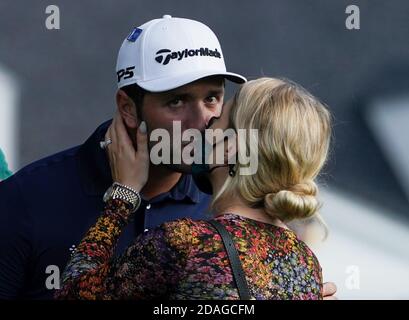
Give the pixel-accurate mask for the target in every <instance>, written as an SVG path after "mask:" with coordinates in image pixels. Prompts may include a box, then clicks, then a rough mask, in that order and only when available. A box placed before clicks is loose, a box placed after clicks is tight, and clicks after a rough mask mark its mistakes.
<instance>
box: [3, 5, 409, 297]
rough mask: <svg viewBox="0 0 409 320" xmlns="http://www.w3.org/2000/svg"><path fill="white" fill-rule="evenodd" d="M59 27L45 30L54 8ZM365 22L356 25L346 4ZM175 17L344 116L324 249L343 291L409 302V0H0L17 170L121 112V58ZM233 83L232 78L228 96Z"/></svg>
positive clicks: (326, 188) (339, 122)
mask: <svg viewBox="0 0 409 320" xmlns="http://www.w3.org/2000/svg"><path fill="white" fill-rule="evenodd" d="M51 4H54V5H57V6H58V7H59V9H60V29H59V30H48V29H47V28H46V26H45V20H46V18H47V16H48V14H46V13H45V10H46V7H47V6H48V5H51ZM351 4H353V5H356V6H358V8H359V10H360V29H359V30H348V29H347V28H346V25H345V21H346V19H347V17H348V16H349V14H347V13H346V12H345V10H346V8H347V6H348V5H351ZM164 14H170V15H172V16H175V17H185V18H191V19H195V20H199V21H201V22H204V23H205V24H207V25H208V26H209V27H210V28H212V29H213V30H214V31H215V33H216V34H217V35H218V37H219V40H220V42H221V44H222V48H223V53H224V56H225V60H226V64H227V67H228V69H230V70H231V71H233V72H238V73H241V74H243V75H245V76H247V77H248V78H249V79H252V78H257V77H260V76H263V75H266V76H278V77H286V78H289V79H292V80H293V81H296V82H298V83H300V84H301V85H303V86H304V87H306V88H307V89H308V90H310V91H311V92H313V93H314V94H315V95H316V96H318V97H320V98H321V100H323V101H324V102H325V103H327V104H328V105H329V107H330V109H331V111H332V113H333V115H334V119H335V120H334V140H333V145H332V152H331V156H330V159H329V163H328V165H327V167H326V169H325V172H324V174H323V175H322V176H321V178H320V183H321V186H322V192H321V198H322V200H323V202H324V206H323V208H322V215H323V217H324V219H325V220H326V222H327V224H328V226H329V230H330V234H329V237H328V240H327V241H325V242H323V243H320V244H316V245H314V252H315V253H316V255H317V256H318V258H319V260H320V262H321V264H322V267H323V274H324V279H325V280H326V281H333V282H335V283H336V284H337V286H338V294H337V295H338V297H339V298H341V299H409V249H408V244H409V201H408V199H409V142H408V140H409V41H408V39H409V19H408V17H409V2H408V1H406V0H388V1H381V0H371V1H357V0H355V1H343V0H336V1H335V0H334V1H326V0H309V1H303V0H297V1H296V0H292V1H288V0H254V1H239V0H234V1H233V0H223V1H220V0H218V1H216V0H207V1H188V0H174V1H154V0H150V1H137V0H133V1H131V0H121V1H103V2H101V1H91V0H84V1H68V0H65V1H61V0H53V1H52V2H51V3H50V2H49V1H42V0H38V1H35V2H34V1H29V2H28V1H22V0H13V1H11V0H0V148H1V149H2V150H3V152H4V154H5V156H6V159H7V161H8V163H9V167H10V169H11V170H12V171H14V172H15V171H16V170H18V169H20V168H22V167H23V166H25V165H27V164H28V163H30V162H32V161H35V160H37V159H40V158H42V157H44V156H47V155H49V154H52V153H55V152H57V151H60V150H63V149H66V148H69V147H71V146H74V145H77V144H81V143H83V142H84V141H85V140H86V138H87V137H88V136H89V135H90V134H91V133H92V132H93V130H94V129H95V128H96V127H97V126H98V125H99V124H100V123H102V122H103V121H105V120H107V119H109V118H111V116H112V114H113V111H114V109H115V104H114V95H115V92H116V75H115V64H116V55H117V52H118V49H119V46H120V44H121V43H122V41H123V39H124V38H125V37H126V36H127V35H128V34H129V32H130V31H131V30H132V28H133V27H135V26H139V25H141V24H142V23H144V22H146V21H148V20H150V19H153V18H158V17H161V16H162V15H164ZM235 88H236V87H234V86H233V85H230V86H229V87H228V91H227V92H228V95H231V94H232V92H233V91H234V90H235Z"/></svg>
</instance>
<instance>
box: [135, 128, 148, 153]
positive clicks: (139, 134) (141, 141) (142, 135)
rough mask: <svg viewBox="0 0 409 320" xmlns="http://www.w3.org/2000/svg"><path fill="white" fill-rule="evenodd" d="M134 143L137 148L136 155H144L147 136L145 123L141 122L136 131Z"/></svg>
mask: <svg viewBox="0 0 409 320" xmlns="http://www.w3.org/2000/svg"><path fill="white" fill-rule="evenodd" d="M136 143H137V146H138V151H137V153H143V154H145V155H146V154H147V153H148V135H147V128H146V122H145V121H142V122H141V124H140V125H139V128H138V130H137V131H136Z"/></svg>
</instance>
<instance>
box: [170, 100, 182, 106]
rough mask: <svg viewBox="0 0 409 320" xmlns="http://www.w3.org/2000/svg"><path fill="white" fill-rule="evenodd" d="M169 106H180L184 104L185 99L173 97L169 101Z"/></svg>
mask: <svg viewBox="0 0 409 320" xmlns="http://www.w3.org/2000/svg"><path fill="white" fill-rule="evenodd" d="M168 106H169V107H171V108H180V107H181V106H183V100H182V99H173V100H171V101H169V102H168Z"/></svg>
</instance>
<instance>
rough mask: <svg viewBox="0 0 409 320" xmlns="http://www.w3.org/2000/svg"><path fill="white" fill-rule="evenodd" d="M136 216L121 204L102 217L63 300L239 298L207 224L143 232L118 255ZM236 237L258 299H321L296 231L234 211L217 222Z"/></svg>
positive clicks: (65, 279) (312, 262) (78, 257)
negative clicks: (122, 237) (119, 244)
mask: <svg viewBox="0 0 409 320" xmlns="http://www.w3.org/2000/svg"><path fill="white" fill-rule="evenodd" d="M130 218H131V214H130V208H129V205H128V204H126V203H125V202H123V201H121V200H112V201H109V202H108V203H107V206H106V208H105V211H104V213H103V215H102V216H101V217H100V218H99V219H98V221H97V223H96V224H95V226H93V227H92V228H91V229H90V230H89V231H88V232H87V234H86V236H85V238H84V239H83V240H82V241H81V243H80V244H79V246H78V247H77V249H76V251H75V252H74V254H73V256H72V258H71V260H70V262H69V263H68V265H67V267H66V269H65V271H64V273H63V276H62V287H61V289H60V290H58V291H57V292H56V298H58V299H153V298H164V299H192V300H193V299H239V296H238V291H237V289H236V285H235V282H234V279H233V276H232V271H231V268H230V263H229V260H228V257H227V253H226V251H225V249H224V246H223V242H222V239H221V237H220V235H219V234H218V233H217V231H216V230H215V229H214V227H213V226H212V225H211V224H209V223H208V222H206V221H203V220H201V221H193V220H192V219H189V218H185V219H180V220H177V221H173V222H167V223H164V224H162V225H161V226H159V227H158V228H156V229H153V230H151V231H147V232H145V233H143V234H141V235H139V236H138V237H137V238H136V239H135V242H134V244H133V245H132V246H130V247H129V248H128V249H127V250H126V251H125V252H124V254H123V255H122V256H120V257H118V258H115V259H114V258H113V255H114V249H115V245H116V242H117V240H118V238H119V236H120V234H121V230H122V229H123V228H124V226H125V225H126V224H127V223H128V222H129V220H130ZM215 219H216V220H217V221H219V222H220V223H222V224H223V225H224V226H225V227H226V229H227V230H228V231H229V232H230V234H231V235H232V236H233V241H234V243H235V245H236V248H237V250H238V252H239V256H240V260H241V262H242V265H243V269H244V271H245V273H246V279H247V282H248V285H249V289H250V293H251V295H252V296H253V297H254V298H255V299H261V300H265V299H267V300H270V299H322V274H321V267H320V264H319V262H318V260H317V258H316V257H315V255H314V254H313V252H312V251H311V250H310V249H309V248H308V246H307V245H306V244H305V243H304V242H302V241H301V240H299V239H297V236H296V235H295V234H294V232H292V231H291V230H287V229H284V228H280V227H277V226H274V225H271V224H267V223H263V222H259V221H256V220H252V219H248V218H245V217H242V216H239V215H235V214H230V213H229V214H224V215H221V216H218V217H217V218H215Z"/></svg>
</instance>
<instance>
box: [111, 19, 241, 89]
mask: <svg viewBox="0 0 409 320" xmlns="http://www.w3.org/2000/svg"><path fill="white" fill-rule="evenodd" d="M116 73H117V80H118V88H121V87H123V86H126V85H129V84H133V83H136V84H137V85H138V86H140V87H141V88H143V89H145V90H147V91H150V92H162V91H167V90H171V89H175V88H178V87H180V86H183V85H185V84H188V83H190V82H193V81H196V80H199V79H201V78H204V77H208V76H214V75H221V76H224V77H225V78H227V79H229V80H231V81H233V82H236V83H244V82H246V81H247V80H246V78H245V77H243V76H241V75H238V74H236V73H231V72H227V71H226V65H225V63H224V57H223V53H222V49H221V46H220V43H219V40H218V39H217V37H216V35H215V34H214V33H213V31H212V30H211V29H210V28H209V27H207V26H206V25H204V24H203V23H200V22H198V21H194V20H189V19H184V18H172V17H171V16H169V15H164V16H163V18H161V19H154V20H151V21H149V22H147V23H145V24H143V25H141V26H140V27H138V28H134V29H133V30H132V32H131V33H130V34H129V35H128V37H127V38H126V39H125V40H124V42H123V43H122V46H121V48H120V49H119V53H118V60H117V65H116Z"/></svg>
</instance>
